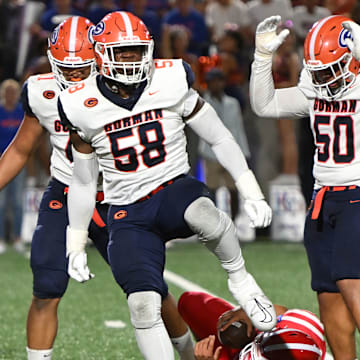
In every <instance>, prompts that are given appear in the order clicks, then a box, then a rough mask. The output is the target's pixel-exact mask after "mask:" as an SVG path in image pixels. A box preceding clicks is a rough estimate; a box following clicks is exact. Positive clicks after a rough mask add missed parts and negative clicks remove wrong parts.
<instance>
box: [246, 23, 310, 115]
mask: <svg viewBox="0 0 360 360" xmlns="http://www.w3.org/2000/svg"><path fill="white" fill-rule="evenodd" d="M280 21H281V17H280V16H271V17H269V18H267V19H265V20H264V21H262V22H261V23H260V24H259V25H258V26H257V28H256V39H255V44H256V48H255V55H254V62H253V64H252V67H251V76H250V103H251V106H252V108H253V110H254V112H255V113H256V114H257V115H259V116H263V117H271V118H274V117H304V116H307V115H308V112H309V106H308V101H307V99H306V97H305V96H304V94H303V93H302V92H301V91H300V90H299V89H298V88H297V87H290V88H285V89H276V90H275V87H274V80H273V76H272V57H273V54H274V52H275V51H276V50H277V49H278V47H279V46H280V45H281V43H282V42H283V41H284V39H285V38H286V36H287V35H288V33H289V31H288V30H287V29H285V30H283V31H281V32H280V34H279V35H277V34H276V29H277V27H278V25H279V24H280Z"/></svg>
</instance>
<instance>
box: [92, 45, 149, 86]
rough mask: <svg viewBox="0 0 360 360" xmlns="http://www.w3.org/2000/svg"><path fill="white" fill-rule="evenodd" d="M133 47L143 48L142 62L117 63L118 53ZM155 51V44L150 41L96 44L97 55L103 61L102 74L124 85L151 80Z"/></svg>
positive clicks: (101, 62)
mask: <svg viewBox="0 0 360 360" xmlns="http://www.w3.org/2000/svg"><path fill="white" fill-rule="evenodd" d="M131 47H134V48H135V47H137V48H139V47H141V50H142V51H141V53H142V54H141V60H140V61H117V60H116V53H117V52H118V51H124V49H125V48H126V49H129V48H131ZM153 50H154V42H153V40H150V41H141V40H137V41H132V40H131V41H122V42H121V44H120V43H119V42H115V43H107V44H105V43H100V42H97V43H96V44H95V53H96V54H97V56H98V57H99V58H100V59H101V61H100V64H101V69H100V70H101V72H102V74H103V75H104V76H105V77H107V78H109V79H111V80H115V81H117V82H119V83H121V84H124V85H132V84H139V83H142V82H143V81H145V80H149V79H150V77H151V73H152V68H153V57H152V55H153Z"/></svg>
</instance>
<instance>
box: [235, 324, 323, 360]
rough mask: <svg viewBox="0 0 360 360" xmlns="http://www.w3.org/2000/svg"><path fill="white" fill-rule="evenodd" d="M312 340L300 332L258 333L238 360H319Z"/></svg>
mask: <svg viewBox="0 0 360 360" xmlns="http://www.w3.org/2000/svg"><path fill="white" fill-rule="evenodd" d="M320 358H321V350H320V349H319V347H318V346H317V345H316V343H315V341H314V339H313V338H311V337H310V336H309V335H307V334H305V333H304V332H302V331H300V330H294V329H279V330H273V331H271V332H263V333H260V334H259V335H258V336H257V337H256V338H255V340H254V341H253V342H252V343H250V344H249V345H247V346H246V347H245V348H244V349H243V350H242V351H241V353H240V354H239V360H320Z"/></svg>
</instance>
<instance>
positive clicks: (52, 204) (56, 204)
mask: <svg viewBox="0 0 360 360" xmlns="http://www.w3.org/2000/svg"><path fill="white" fill-rule="evenodd" d="M62 207H63V204H62V203H61V202H60V201H58V200H51V201H50V202H49V208H50V209H53V210H59V209H61V208H62Z"/></svg>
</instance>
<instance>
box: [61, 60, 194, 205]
mask: <svg viewBox="0 0 360 360" xmlns="http://www.w3.org/2000/svg"><path fill="white" fill-rule="evenodd" d="M192 82H193V73H192V71H191V69H190V67H189V65H187V64H186V63H184V62H183V61H182V60H155V68H154V72H153V76H152V79H151V81H150V83H149V84H146V83H144V84H142V85H140V86H139V88H137V89H136V90H135V92H134V93H133V94H132V96H131V97H130V98H128V99H123V98H121V97H120V96H119V95H118V94H116V93H114V92H113V91H111V89H110V88H109V87H108V84H107V83H106V82H105V79H104V78H103V77H102V76H100V75H99V76H97V77H96V78H94V79H88V80H86V81H84V82H83V83H81V84H79V85H78V86H74V87H71V88H69V89H67V90H66V91H63V92H62V93H61V95H60V97H59V103H58V109H59V114H60V116H61V119H62V123H63V124H65V125H67V126H68V127H70V128H72V129H75V130H77V132H78V134H79V135H80V136H81V138H82V139H83V140H84V141H86V142H87V143H89V144H91V146H92V147H93V148H94V150H95V152H96V154H97V157H98V161H99V165H100V167H101V169H102V171H103V177H104V183H103V184H104V193H105V200H104V201H105V202H107V203H111V204H114V205H126V204H131V203H133V202H135V201H137V200H138V199H140V198H142V197H144V196H146V195H147V194H148V193H150V192H151V191H152V190H154V189H156V188H157V187H158V186H159V185H161V184H162V183H164V182H166V181H168V180H171V179H173V178H174V177H176V176H178V175H180V174H185V173H187V172H188V171H189V169H190V167H189V163H188V156H187V152H186V138H185V133H184V126H185V124H184V121H183V117H186V116H188V115H189V114H190V113H191V112H192V111H193V109H194V108H195V105H196V102H197V100H198V97H199V96H198V94H197V93H196V92H195V91H194V90H192V89H191V84H192Z"/></svg>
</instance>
